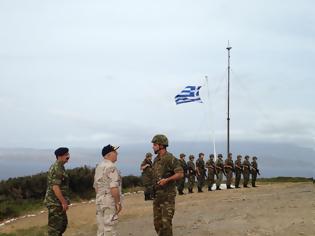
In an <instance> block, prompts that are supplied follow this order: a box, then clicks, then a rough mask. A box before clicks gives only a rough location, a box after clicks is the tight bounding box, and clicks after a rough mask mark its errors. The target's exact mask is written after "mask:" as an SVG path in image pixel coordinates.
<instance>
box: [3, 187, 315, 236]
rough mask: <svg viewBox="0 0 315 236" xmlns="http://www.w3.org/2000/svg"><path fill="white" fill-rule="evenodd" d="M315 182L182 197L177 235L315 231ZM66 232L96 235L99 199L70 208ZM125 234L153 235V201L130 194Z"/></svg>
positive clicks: (284, 235) (24, 224)
mask: <svg viewBox="0 0 315 236" xmlns="http://www.w3.org/2000/svg"><path fill="white" fill-rule="evenodd" d="M314 190H315V187H314V184H312V183H277V184H265V185H260V186H259V187H258V188H249V189H244V188H241V189H233V190H221V191H213V192H204V193H193V194H186V195H183V196H177V197H176V212H175V216H174V219H173V234H174V236H180V235H194V236H198V235H200V236H208V235H211V236H212V235H213V236H222V235H232V236H254V235H275V236H298V235H308V236H314V235H315V191H314ZM68 218H69V226H68V229H67V231H66V233H65V234H64V235H65V236H92V235H96V224H95V206H94V203H81V204H76V205H74V206H72V207H71V208H70V210H69V211H68ZM45 224H47V213H42V214H39V215H37V216H34V217H29V218H24V219H20V220H17V221H15V222H12V223H9V224H6V225H4V226H2V227H0V232H14V231H15V230H17V229H22V228H23V229H25V228H28V227H32V226H43V225H45ZM118 231H119V233H120V235H122V236H124V235H129V236H130V235H133V236H139V235H141V236H151V235H152V236H153V235H156V234H155V231H154V227H153V217H152V202H145V201H144V200H143V195H142V194H131V195H128V196H125V198H124V209H123V211H122V213H121V215H120V220H119V224H118Z"/></svg>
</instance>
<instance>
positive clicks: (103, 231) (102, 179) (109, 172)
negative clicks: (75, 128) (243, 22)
mask: <svg viewBox="0 0 315 236" xmlns="http://www.w3.org/2000/svg"><path fill="white" fill-rule="evenodd" d="M118 148H119V147H114V146H112V145H110V144H109V145H107V146H105V147H104V148H103V149H102V156H103V160H102V161H101V162H100V163H99V164H98V165H97V167H96V169H95V176H94V183H93V187H94V189H95V192H96V198H95V203H96V222H97V236H105V235H106V236H107V235H113V236H114V235H116V226H117V223H118V213H119V212H120V211H121V210H122V206H121V176H120V173H119V171H118V170H117V168H116V165H115V162H116V161H117V155H118V153H117V151H116V150H117V149H118Z"/></svg>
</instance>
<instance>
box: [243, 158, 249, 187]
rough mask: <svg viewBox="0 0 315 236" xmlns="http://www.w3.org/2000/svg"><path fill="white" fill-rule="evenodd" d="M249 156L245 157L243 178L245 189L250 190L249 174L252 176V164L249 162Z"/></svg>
mask: <svg viewBox="0 0 315 236" xmlns="http://www.w3.org/2000/svg"><path fill="white" fill-rule="evenodd" d="M248 158H249V156H245V160H244V161H243V178H244V183H243V185H244V187H245V188H248V186H247V185H248V181H249V174H250V163H249V161H248Z"/></svg>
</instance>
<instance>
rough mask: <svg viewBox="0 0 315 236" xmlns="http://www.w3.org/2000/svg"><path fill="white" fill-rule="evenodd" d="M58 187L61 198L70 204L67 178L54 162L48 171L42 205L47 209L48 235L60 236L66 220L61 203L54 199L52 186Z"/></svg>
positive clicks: (60, 165)
mask: <svg viewBox="0 0 315 236" xmlns="http://www.w3.org/2000/svg"><path fill="white" fill-rule="evenodd" d="M54 185H58V186H59V188H60V190H61V193H62V195H63V197H64V198H65V199H66V201H67V202H68V204H70V199H69V176H68V174H67V173H66V170H65V167H64V165H63V164H62V163H61V162H59V161H56V162H55V163H54V164H53V165H52V166H51V167H50V168H49V171H48V175H47V191H46V195H45V200H44V203H45V205H46V206H47V208H48V235H49V236H60V235H62V234H63V233H64V232H65V231H66V228H67V225H68V218H67V214H66V211H64V210H63V208H62V205H61V202H60V201H59V200H58V198H57V197H56V195H55V193H54V191H53V186H54Z"/></svg>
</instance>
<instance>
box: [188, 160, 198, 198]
mask: <svg viewBox="0 0 315 236" xmlns="http://www.w3.org/2000/svg"><path fill="white" fill-rule="evenodd" d="M194 158H195V157H194V156H193V155H190V156H189V161H188V162H187V169H188V173H187V176H188V192H189V193H193V188H194V185H195V175H196V167H195V163H194Z"/></svg>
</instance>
